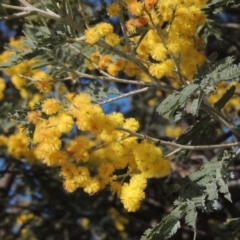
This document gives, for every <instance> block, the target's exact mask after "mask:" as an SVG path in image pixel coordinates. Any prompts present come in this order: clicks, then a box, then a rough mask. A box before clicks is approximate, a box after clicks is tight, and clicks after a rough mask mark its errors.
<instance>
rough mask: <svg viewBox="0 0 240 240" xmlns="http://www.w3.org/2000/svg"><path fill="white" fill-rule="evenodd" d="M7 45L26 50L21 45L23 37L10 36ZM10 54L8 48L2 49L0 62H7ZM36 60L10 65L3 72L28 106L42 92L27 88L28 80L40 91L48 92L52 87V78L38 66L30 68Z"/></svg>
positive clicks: (37, 98) (35, 100)
mask: <svg viewBox="0 0 240 240" xmlns="http://www.w3.org/2000/svg"><path fill="white" fill-rule="evenodd" d="M9 45H11V46H13V47H15V48H18V49H20V50H24V51H26V50H27V49H26V48H25V47H24V46H23V38H20V39H14V38H10V40H9ZM12 54H14V53H13V52H12V51H10V50H5V51H3V52H2V54H1V55H0V62H1V63H5V62H7V61H8V60H9V58H10V57H11V55H12ZM37 62H38V60H36V59H33V60H29V61H26V62H22V63H19V64H17V65H15V66H12V67H10V68H9V69H7V70H6V71H5V72H4V73H5V74H6V75H7V76H8V77H9V78H10V81H11V83H12V84H13V85H14V87H15V88H16V90H18V92H19V94H20V96H21V98H23V99H27V100H28V103H29V106H31V107H33V106H34V104H35V103H37V102H38V101H39V100H41V98H42V94H39V93H35V94H34V93H33V91H32V89H28V88H29V86H30V84H29V83H30V81H32V83H33V85H34V86H35V88H37V89H38V90H39V91H40V92H41V93H48V92H49V91H50V90H51V89H52V78H51V77H50V76H49V75H47V74H46V73H45V72H43V71H42V70H40V69H38V68H37V69H32V67H33V65H34V64H36V63H37ZM29 79H31V80H29ZM2 82H3V81H2V80H1V79H0V100H1V99H2V98H1V96H2V94H3V93H1V92H3V90H4V87H3V86H5V85H3V83H2Z"/></svg>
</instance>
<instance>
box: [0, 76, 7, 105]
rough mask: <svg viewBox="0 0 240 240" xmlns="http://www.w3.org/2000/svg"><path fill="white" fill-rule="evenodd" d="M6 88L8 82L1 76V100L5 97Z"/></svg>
mask: <svg viewBox="0 0 240 240" xmlns="http://www.w3.org/2000/svg"><path fill="white" fill-rule="evenodd" d="M5 88H6V84H5V81H4V79H3V78H1V77H0V101H1V100H2V99H3V98H4V90H5Z"/></svg>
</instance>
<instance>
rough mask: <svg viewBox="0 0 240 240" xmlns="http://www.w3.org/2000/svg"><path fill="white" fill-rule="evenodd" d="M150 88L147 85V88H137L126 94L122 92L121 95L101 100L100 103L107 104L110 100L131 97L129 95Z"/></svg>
mask: <svg viewBox="0 0 240 240" xmlns="http://www.w3.org/2000/svg"><path fill="white" fill-rule="evenodd" d="M148 89H149V87H145V88H141V89H138V90H135V91H131V92H128V93H125V94H121V95H120V96H117V97H115V98H110V99H108V100H106V101H103V102H100V103H99V104H100V105H104V104H107V103H110V102H114V101H116V100H119V99H121V98H125V97H129V96H132V95H135V94H138V93H141V92H146V91H147V90H148Z"/></svg>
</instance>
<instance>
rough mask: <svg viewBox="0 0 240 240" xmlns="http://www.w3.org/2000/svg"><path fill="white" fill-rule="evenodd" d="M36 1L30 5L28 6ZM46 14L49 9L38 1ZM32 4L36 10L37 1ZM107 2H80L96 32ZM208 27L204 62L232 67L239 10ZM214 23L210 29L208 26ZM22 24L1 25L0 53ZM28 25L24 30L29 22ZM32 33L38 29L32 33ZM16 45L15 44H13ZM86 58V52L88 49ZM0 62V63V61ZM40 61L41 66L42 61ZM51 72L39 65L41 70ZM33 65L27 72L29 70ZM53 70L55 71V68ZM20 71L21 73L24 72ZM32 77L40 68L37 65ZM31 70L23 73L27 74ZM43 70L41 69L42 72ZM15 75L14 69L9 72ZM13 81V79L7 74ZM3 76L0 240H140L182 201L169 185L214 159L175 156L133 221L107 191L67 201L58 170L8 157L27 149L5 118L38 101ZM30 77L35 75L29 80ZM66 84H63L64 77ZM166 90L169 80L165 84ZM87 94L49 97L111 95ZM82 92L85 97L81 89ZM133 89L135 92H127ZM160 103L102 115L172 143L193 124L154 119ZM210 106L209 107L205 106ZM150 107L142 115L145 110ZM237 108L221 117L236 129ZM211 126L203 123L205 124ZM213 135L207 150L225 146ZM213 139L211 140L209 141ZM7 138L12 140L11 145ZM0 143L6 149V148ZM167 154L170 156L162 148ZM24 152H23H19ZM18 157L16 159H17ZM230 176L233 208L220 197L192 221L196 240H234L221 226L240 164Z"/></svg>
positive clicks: (76, 60)
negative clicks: (15, 144) (224, 61)
mask: <svg viewBox="0 0 240 240" xmlns="http://www.w3.org/2000/svg"><path fill="white" fill-rule="evenodd" d="M32 1H34V0H32ZM42 2H44V4H46V6H47V7H49V8H50V9H51V1H50V0H49V1H48V0H44V1H42ZM2 3H6V4H11V5H18V4H19V2H18V1H17V0H2ZM36 4H39V5H40V4H41V2H40V1H39V2H38V3H36ZM107 4H109V2H105V1H99V2H98V3H97V2H96V1H83V6H84V11H85V12H86V13H87V14H88V17H89V24H90V25H92V24H96V23H98V22H100V21H104V20H105V19H106V16H105V11H103V10H104V9H105V8H106V6H107ZM71 5H72V10H73V16H74V20H75V21H76V23H77V24H79V25H81V24H82V22H83V21H82V19H81V15H80V14H79V12H78V10H77V7H76V6H77V1H71ZM208 17H209V19H208V20H209V25H208V26H205V27H203V28H202V29H199V33H200V35H202V37H203V39H205V41H206V46H205V48H204V49H201V51H203V52H205V54H206V55H207V56H208V55H210V54H211V53H213V52H217V53H218V54H219V58H224V57H226V56H229V55H234V56H235V57H236V62H239V60H240V8H239V7H231V5H229V6H228V7H226V8H224V9H223V11H220V10H219V12H217V13H212V12H210V13H209V12H208ZM30 20H31V21H32V23H34V24H38V22H39V21H41V20H40V18H38V17H30ZM213 20H214V21H216V22H215V23H214V22H211V21H213ZM45 21H46V24H47V26H48V28H49V29H50V30H51V31H53V32H57V31H60V30H61V29H60V27H59V26H57V25H56V22H54V21H53V20H50V21H47V20H46V19H45ZM25 23H26V20H24V19H23V20H19V19H16V20H14V19H13V20H11V21H8V22H6V23H3V22H1V23H0V26H1V28H0V39H1V45H0V53H1V56H3V55H2V54H4V53H6V52H5V50H4V47H3V46H4V45H5V44H6V43H9V42H10V41H12V42H14V41H15V42H17V41H18V40H20V37H21V36H22V31H23V30H25V31H27V30H26V29H24V24H25ZM28 23H29V22H28ZM113 23H114V26H115V31H116V32H117V33H120V31H121V30H120V26H119V24H118V22H117V21H116V20H113ZM36 31H38V29H37V30H36ZM17 44H18V43H17ZM85 51H88V49H87V48H86V49H85ZM56 54H58V55H57V56H58V57H59V58H61V59H64V62H67V63H69V64H70V65H71V66H73V67H76V66H78V67H79V69H81V71H85V72H86V73H88V72H89V70H87V69H85V68H84V67H83V66H82V64H83V59H81V58H80V57H79V56H77V55H76V54H75V57H74V54H73V53H71V52H62V50H61V49H60V50H58V52H57V53H56ZM1 56H0V57H1ZM45 60H46V59H45ZM46 63H47V64H51V62H50V61H49V62H45V63H44V64H42V65H43V66H44V65H46ZM31 65H32V64H31ZM53 65H54V64H53ZM25 67H26V66H25ZM35 67H36V69H37V68H39V67H41V66H40V65H38V64H37V63H36V66H35ZM28 70H29V71H36V70H30V67H26V71H28ZM45 70H46V69H45ZM15 71H16V72H18V71H19V69H16V70H15ZM51 71H53V72H51V74H53V76H56V77H57V76H59V75H61V74H63V73H61V72H59V70H58V69H57V68H56V69H52V70H51ZM11 74H16V73H15V72H14V71H12V73H11ZM11 74H10V75H9V76H7V75H5V74H4V73H1V77H2V78H4V79H5V82H6V88H5V90H4V94H5V97H4V99H2V100H1V102H0V104H1V105H0V113H1V114H0V135H1V137H0V209H1V211H0V239H4V240H35V239H37V240H54V239H58V240H79V239H83V240H84V239H89V240H90V239H92V240H100V239H106V240H111V239H119V240H120V239H131V240H134V239H136V240H137V239H140V236H141V235H142V233H143V232H144V230H145V229H147V228H149V227H151V226H152V225H154V224H155V223H157V222H159V221H160V220H161V219H162V218H163V217H164V216H165V215H166V214H168V213H169V212H170V211H171V209H172V203H173V201H174V200H175V199H176V197H178V195H180V194H181V192H179V193H175V194H172V195H170V196H166V189H167V188H168V186H169V185H170V183H172V182H173V181H176V180H177V179H178V178H179V177H182V176H185V175H187V174H189V173H191V172H193V171H195V170H196V169H198V168H199V166H201V165H202V163H204V162H206V161H208V160H209V159H211V158H212V156H213V155H214V154H215V153H214V150H213V151H210V150H208V151H198V152H194V151H191V152H184V153H180V154H178V155H177V156H175V157H174V159H172V168H173V171H172V174H170V175H169V176H167V177H166V178H155V179H150V180H149V182H148V187H147V189H146V198H145V200H144V201H143V203H142V205H141V209H140V210H139V211H137V212H136V213H127V212H126V211H125V210H124V209H123V207H122V205H121V203H120V201H119V200H118V199H117V198H116V197H115V196H112V195H111V194H110V190H107V189H105V190H102V191H101V192H99V193H97V194H94V195H92V196H89V195H88V194H86V193H84V192H83V191H82V190H81V189H79V190H77V191H75V192H74V193H71V194H67V193H66V192H65V191H64V190H63V187H62V183H61V180H60V178H59V176H58V171H57V169H56V168H48V167H46V166H45V165H43V164H42V163H40V162H37V161H35V159H34V157H32V158H29V156H28V159H31V161H26V160H25V157H22V155H21V154H20V155H18V153H16V151H15V150H16V149H14V150H10V148H9V147H8V148H6V147H5V146H6V143H5V142H6V141H7V142H8V144H9V143H11V141H13V140H14V141H19V142H21V144H22V145H21V147H20V148H21V149H22V150H23V149H26V148H27V143H26V141H25V138H26V136H23V135H21V134H22V133H21V130H19V129H18V126H17V125H16V123H15V122H13V121H11V119H10V120H9V118H8V113H9V112H11V113H13V112H14V111H15V110H16V109H20V107H21V106H22V105H29V106H31V104H34V103H37V102H39V101H40V100H41V98H42V96H41V95H37V94H38V91H37V90H36V89H35V88H33V86H31V85H30V86H28V85H27V88H28V89H29V92H31V93H32V95H31V96H28V97H25V96H26V95H25V93H24V92H21V87H20V88H18V87H17V86H15V85H14V84H13V82H11V81H10V80H9V78H11V77H12V75H11ZM29 74H30V75H29V76H31V74H34V73H29ZM65 77H68V76H67V75H66V76H65ZM166 82H167V80H166ZM92 84H93V85H91V86H89V84H88V80H84V81H83V80H82V81H77V80H76V81H70V80H67V81H64V83H59V84H56V86H55V87H54V89H53V92H52V94H60V93H61V92H67V91H68V90H72V89H76V88H78V89H85V90H89V91H91V87H92V88H93V89H94V91H96V89H98V91H99V92H100V91H101V90H102V89H103V88H104V87H106V88H109V86H105V85H103V84H102V83H100V84H99V82H97V81H96V82H93V83H92ZM112 87H115V88H117V89H119V90H120V91H121V92H125V91H127V90H129V88H130V87H129V86H128V87H126V86H125V85H123V84H120V83H117V84H115V85H113V86H112ZM87 88H88V89H87ZM227 88H229V86H228V84H227V83H224V84H223V83H222V84H219V87H218V90H217V91H218V92H222V93H224V92H225V91H226V89H227ZM131 89H133V88H131ZM218 92H217V93H216V94H215V95H212V96H210V98H213V100H212V101H213V102H215V101H216V99H217V97H218V94H221V93H218ZM165 97H166V94H165V93H163V92H161V91H156V90H153V91H148V92H147V93H146V94H141V95H136V96H134V97H132V98H128V99H125V100H121V101H119V102H115V103H112V104H110V105H108V106H107V107H105V111H106V112H112V111H122V112H124V114H125V116H127V117H136V118H137V119H138V121H139V122H140V126H141V129H140V132H142V133H143V134H146V135H149V136H152V137H156V138H159V139H162V140H173V139H175V138H176V137H178V136H179V135H180V134H181V133H182V132H184V130H185V129H187V128H188V127H189V126H190V125H192V124H194V122H197V121H198V118H200V116H199V117H196V118H195V119H193V118H191V119H186V120H185V121H183V122H181V123H180V124H176V123H175V122H174V120H170V121H169V120H166V119H164V118H162V117H160V116H158V115H157V114H156V107H157V105H158V104H159V102H160V101H161V100H162V99H164V98H165ZM210 101H211V100H210ZM146 103H148V107H146ZM239 106H240V101H239V96H238V95H237V96H236V98H235V101H234V102H233V103H232V104H230V105H229V108H227V109H225V110H224V111H225V114H226V115H227V116H230V117H232V118H233V119H234V120H235V121H236V123H237V124H239V122H238V118H239V114H240V112H239V111H240V107H239ZM208 124H209V123H208ZM213 126H214V127H215V129H214V131H212V132H209V135H208V136H206V137H205V140H206V143H208V144H218V143H220V142H223V141H228V140H229V139H230V138H231V137H232V134H231V132H229V131H228V129H222V128H220V126H218V125H216V124H215V123H214V124H213ZM211 134H213V135H214V136H216V137H212V136H213V135H211ZM12 136H18V138H16V139H13V137H12ZM4 141H5V142H4ZM165 150H166V152H169V151H170V149H169V148H166V149H165ZM23 151H25V150H23ZM17 156H20V157H19V158H17ZM230 171H231V172H233V173H234V176H235V177H234V180H232V181H231V182H230V186H229V187H230V192H231V194H232V200H233V204H231V203H229V202H227V201H226V199H225V198H223V197H222V196H220V198H219V201H218V202H217V203H216V208H217V210H216V211H215V212H213V213H211V214H208V215H207V214H202V213H199V216H198V221H197V239H199V240H200V239H204V240H208V239H209V240H212V239H216V240H217V239H218V240H220V239H228V240H231V239H232V240H236V239H238V238H237V237H236V236H234V235H233V234H232V232H231V229H228V228H227V227H226V226H225V225H224V224H223V223H224V222H225V221H226V218H235V217H239V216H240V198H239V196H240V194H239V185H240V174H239V173H240V162H239V159H237V161H235V162H234V165H232V166H230ZM192 235H193V232H192V230H191V229H190V228H189V227H183V228H181V229H179V230H178V232H177V234H175V235H174V236H173V237H172V238H171V239H178V240H179V239H186V240H188V239H192Z"/></svg>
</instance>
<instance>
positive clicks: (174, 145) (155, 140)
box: [117, 127, 240, 150]
mask: <svg viewBox="0 0 240 240" xmlns="http://www.w3.org/2000/svg"><path fill="white" fill-rule="evenodd" d="M117 129H118V130H121V131H124V132H127V133H129V134H130V135H132V136H135V137H138V138H140V139H147V140H149V141H151V142H154V143H156V144H160V145H164V146H171V147H176V148H181V149H185V150H210V149H221V148H230V147H234V146H239V145H240V142H234V143H226V144H217V145H202V146H189V145H187V146H186V145H182V144H178V143H174V142H168V141H163V140H160V139H157V138H152V137H149V136H146V135H143V134H139V133H135V132H132V131H131V130H128V129H125V128H120V127H119V128H117Z"/></svg>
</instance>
